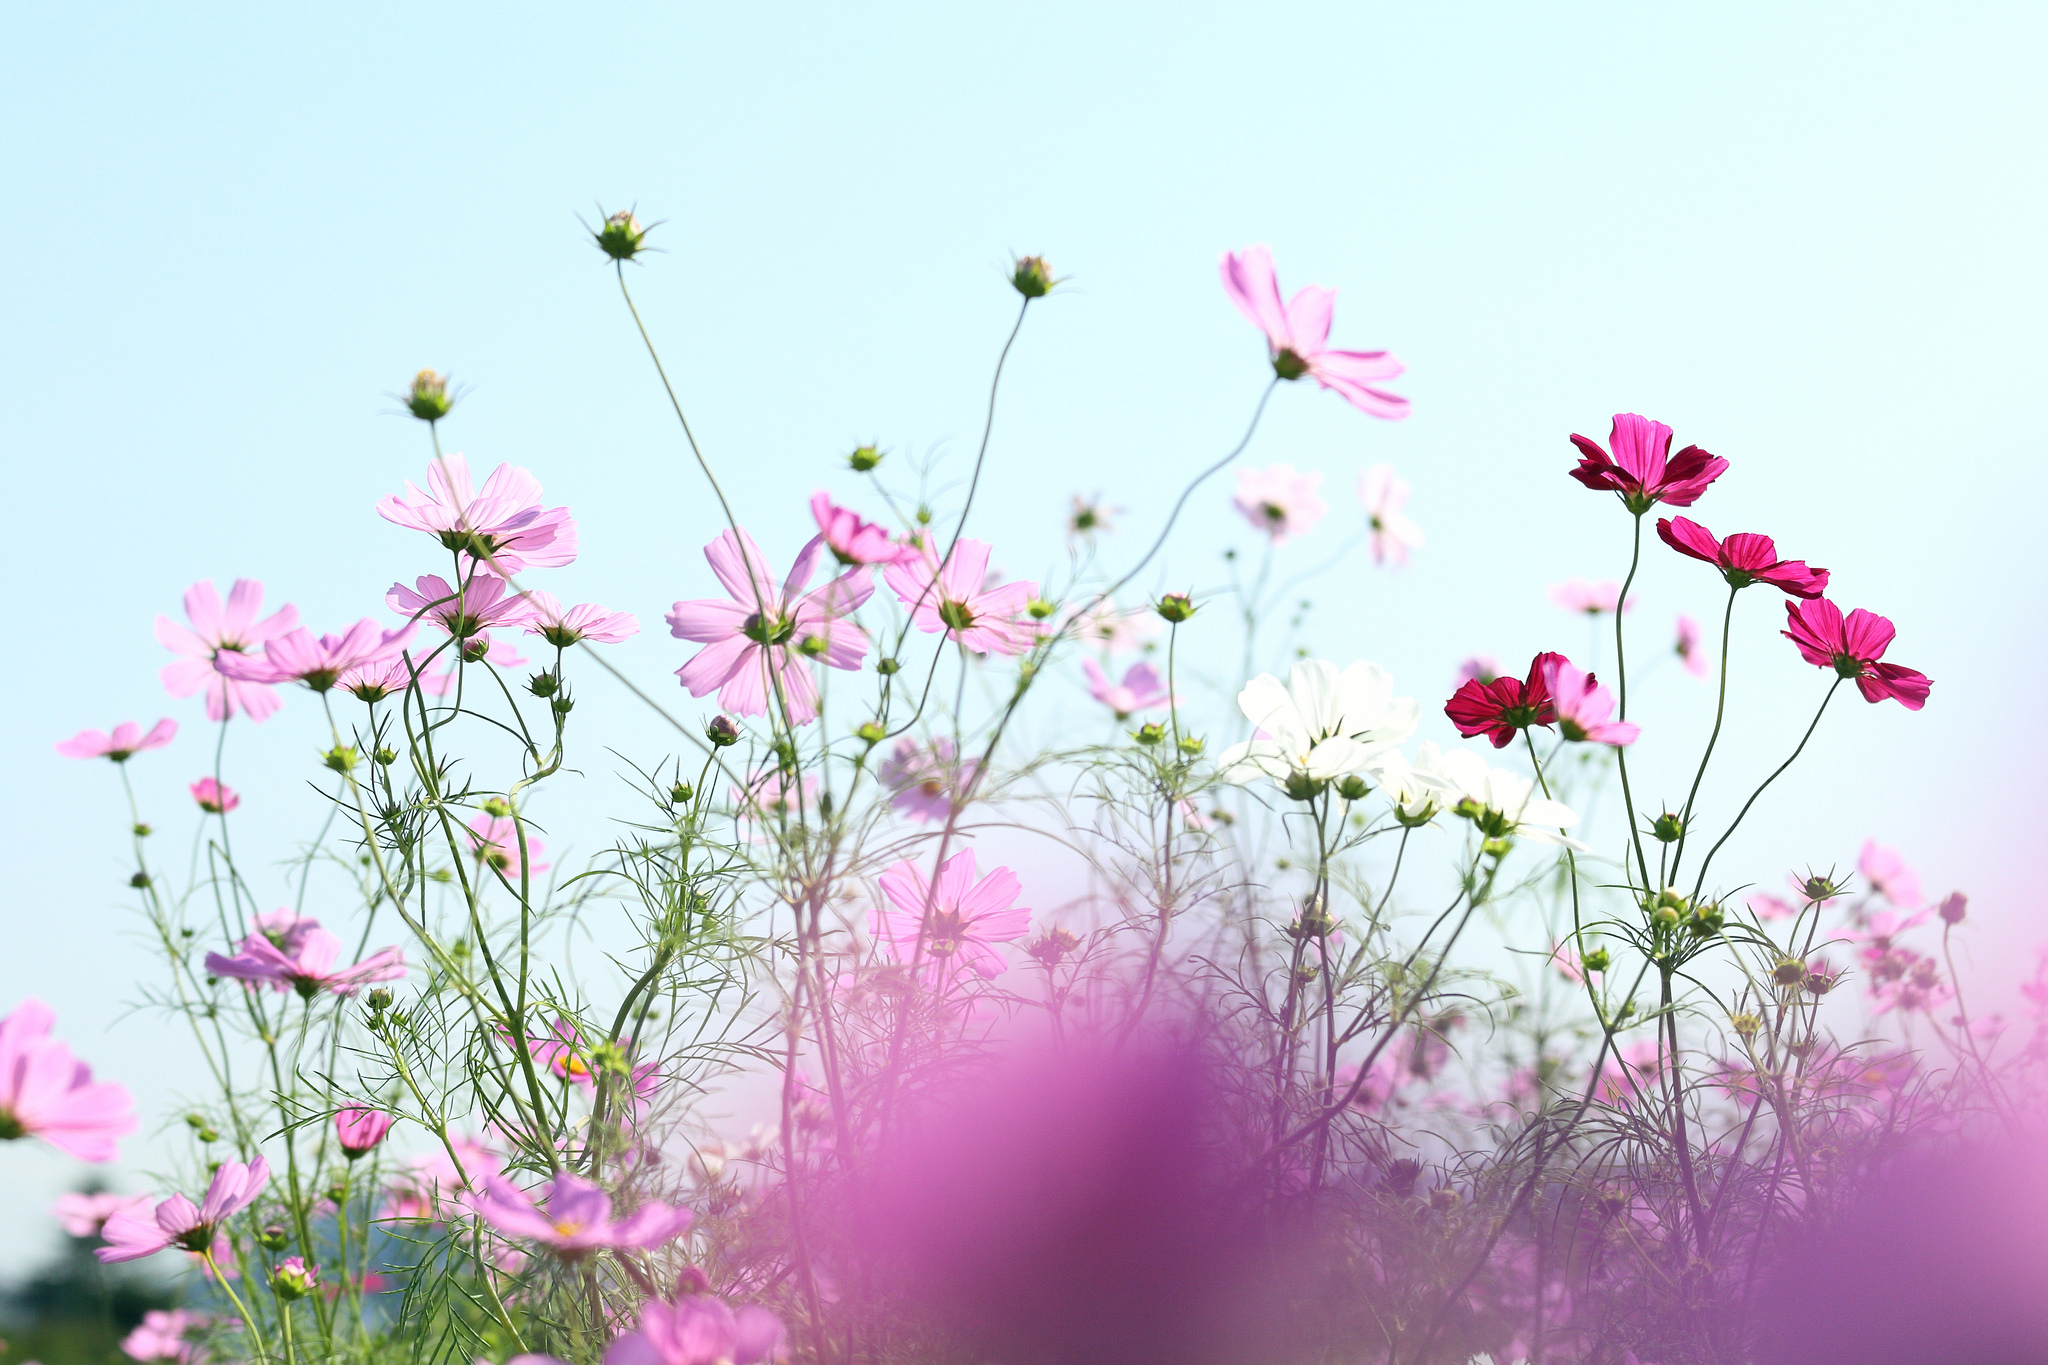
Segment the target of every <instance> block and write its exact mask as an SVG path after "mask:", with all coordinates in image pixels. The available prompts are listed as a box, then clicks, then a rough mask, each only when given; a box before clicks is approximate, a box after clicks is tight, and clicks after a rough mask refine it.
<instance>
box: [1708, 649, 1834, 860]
mask: <svg viewBox="0 0 2048 1365" xmlns="http://www.w3.org/2000/svg"><path fill="white" fill-rule="evenodd" d="M1843 682H1844V679H1842V678H1841V677H1839V676H1838V677H1837V678H1836V679H1835V680H1834V682H1833V683H1832V684H1831V685H1830V686H1829V687H1828V694H1827V695H1826V696H1825V697H1822V698H1821V699H1820V709H1819V710H1818V711H1815V712H1814V713H1813V723H1812V724H1811V725H1808V726H1807V727H1806V733H1805V734H1804V735H1801V736H1800V737H1799V747H1798V748H1796V749H1794V750H1793V751H1792V757H1791V758H1788V759H1786V760H1785V761H1784V762H1783V763H1780V764H1779V765H1778V766H1777V768H1776V769H1774V770H1773V771H1772V773H1771V775H1770V776H1769V777H1767V778H1765V779H1764V780H1763V785H1762V786H1760V787H1758V788H1757V789H1756V790H1755V791H1753V792H1751V793H1750V795H1749V800H1747V801H1745V802H1743V803H1742V809H1741V810H1739V811H1737V812H1736V814H1735V820H1734V822H1733V823H1732V824H1730V825H1729V826H1728V831H1727V833H1725V834H1723V835H1722V836H1721V837H1720V838H1719V839H1717V840H1716V841H1715V842H1714V846H1713V847H1712V848H1710V849H1708V850H1707V856H1706V857H1705V858H1703V859H1701V860H1700V875H1699V877H1698V878H1697V879H1696V880H1695V881H1694V882H1693V886H1692V898H1693V899H1694V900H1698V899H1699V896H1700V888H1701V887H1703V886H1705V885H1706V884H1707V868H1708V867H1710V866H1712V864H1713V861H1714V855H1715V854H1716V853H1719V852H1720V851H1721V845H1722V844H1725V843H1727V842H1728V840H1729V839H1730V838H1731V837H1733V835H1734V834H1735V831H1736V830H1737V829H1738V828H1740V827H1741V825H1742V819H1743V817H1744V816H1746V815H1748V814H1749V808H1750V807H1751V806H1754V805H1755V804H1756V799H1757V798H1758V797H1759V796H1762V795H1763V794H1764V791H1765V789H1766V788H1768V787H1769V786H1770V785H1771V784H1772V783H1773V782H1776V781H1777V780H1778V778H1779V777H1780V776H1782V775H1783V774H1784V771H1785V769H1787V768H1789V767H1791V766H1792V764H1793V761H1794V760H1796V759H1797V758H1798V757H1799V755H1800V754H1802V753H1804V752H1806V741H1807V740H1810V739H1812V738H1813V732H1814V731H1815V730H1817V729H1819V728H1820V718H1821V717H1822V716H1824V715H1826V714H1827V710H1828V703H1829V702H1831V701H1833V700H1834V699H1835V693H1836V692H1837V691H1838V690H1839V689H1840V688H1841V686H1842V683H1843Z"/></svg>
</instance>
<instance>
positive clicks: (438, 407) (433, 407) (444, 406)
mask: <svg viewBox="0 0 2048 1365" xmlns="http://www.w3.org/2000/svg"><path fill="white" fill-rule="evenodd" d="M449 378H450V376H448V375H445V374H436V373H434V372H433V371H432V370H421V371H420V372H419V373H418V374H416V375H414V376H413V377H412V386H411V387H410V388H408V389H407V390H406V391H405V400H404V401H405V410H406V411H407V412H409V413H411V414H412V415H413V416H415V417H417V418H419V419H420V420H421V421H422V422H438V421H440V420H441V419H442V418H443V417H446V416H447V415H448V413H449V410H450V409H452V408H453V407H454V406H455V396H454V395H453V394H451V393H449V392H448V380H449Z"/></svg>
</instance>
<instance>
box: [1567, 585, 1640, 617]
mask: <svg viewBox="0 0 2048 1365" xmlns="http://www.w3.org/2000/svg"><path fill="white" fill-rule="evenodd" d="M1549 594H1550V600H1551V601H1553V602H1555V603H1556V604H1557V605H1558V606H1560V607H1563V608H1564V609H1565V610H1566V611H1576V612H1583V613H1584V614H1586V615H1587V616H1603V615H1605V614H1607V613H1608V612H1611V611H1613V610H1614V604H1615V603H1616V602H1617V601H1620V599H1621V584H1620V583H1618V582H1616V581H1615V580H1614V579H1611V578H1603V579H1601V580H1600V581H1599V582H1597V583H1594V582H1588V581H1587V580H1586V579H1583V578H1568V579H1566V580H1565V581H1564V582H1562V583H1552V584H1551V585H1550V589H1549ZM1635 605H1636V599H1635V598H1634V597H1630V598H1629V599H1628V601H1627V602H1626V603H1624V604H1623V605H1622V608H1621V609H1622V610H1623V611H1632V610H1634V609H1635Z"/></svg>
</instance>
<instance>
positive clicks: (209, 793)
mask: <svg viewBox="0 0 2048 1365" xmlns="http://www.w3.org/2000/svg"><path fill="white" fill-rule="evenodd" d="M191 792H192V799H193V801H195V802H196V803H198V806H199V809H201V810H203V811H205V812H206V813H207V814H208V815H226V814H227V813H228V812H229V811H231V810H233V809H234V808H235V807H237V806H239V805H241V804H242V798H241V795H240V794H239V793H238V792H236V791H235V789H234V788H233V787H230V786H229V785H228V784H227V783H225V782H222V781H219V780H218V779H216V778H211V777H202V778H200V779H199V780H198V781H197V782H194V783H193V784H192V786H191Z"/></svg>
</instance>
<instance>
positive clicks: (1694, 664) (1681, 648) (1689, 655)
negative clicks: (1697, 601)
mask: <svg viewBox="0 0 2048 1365" xmlns="http://www.w3.org/2000/svg"><path fill="white" fill-rule="evenodd" d="M1672 652H1673V653H1674V654H1676V655H1677V656H1678V657H1679V660H1680V661H1681V662H1682V663H1684V665H1685V671H1686V672H1688V673H1690V674H1692V675H1693V676H1694V677H1695V678H1704V677H1706V676H1707V652H1706V650H1705V649H1703V648H1701V646H1700V623H1699V622H1697V621H1695V620H1693V619H1692V618H1691V617H1690V616H1687V615H1686V614H1685V613H1684V612H1680V613H1679V614H1678V632H1677V643H1675V644H1674V645H1673V646H1672Z"/></svg>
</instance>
